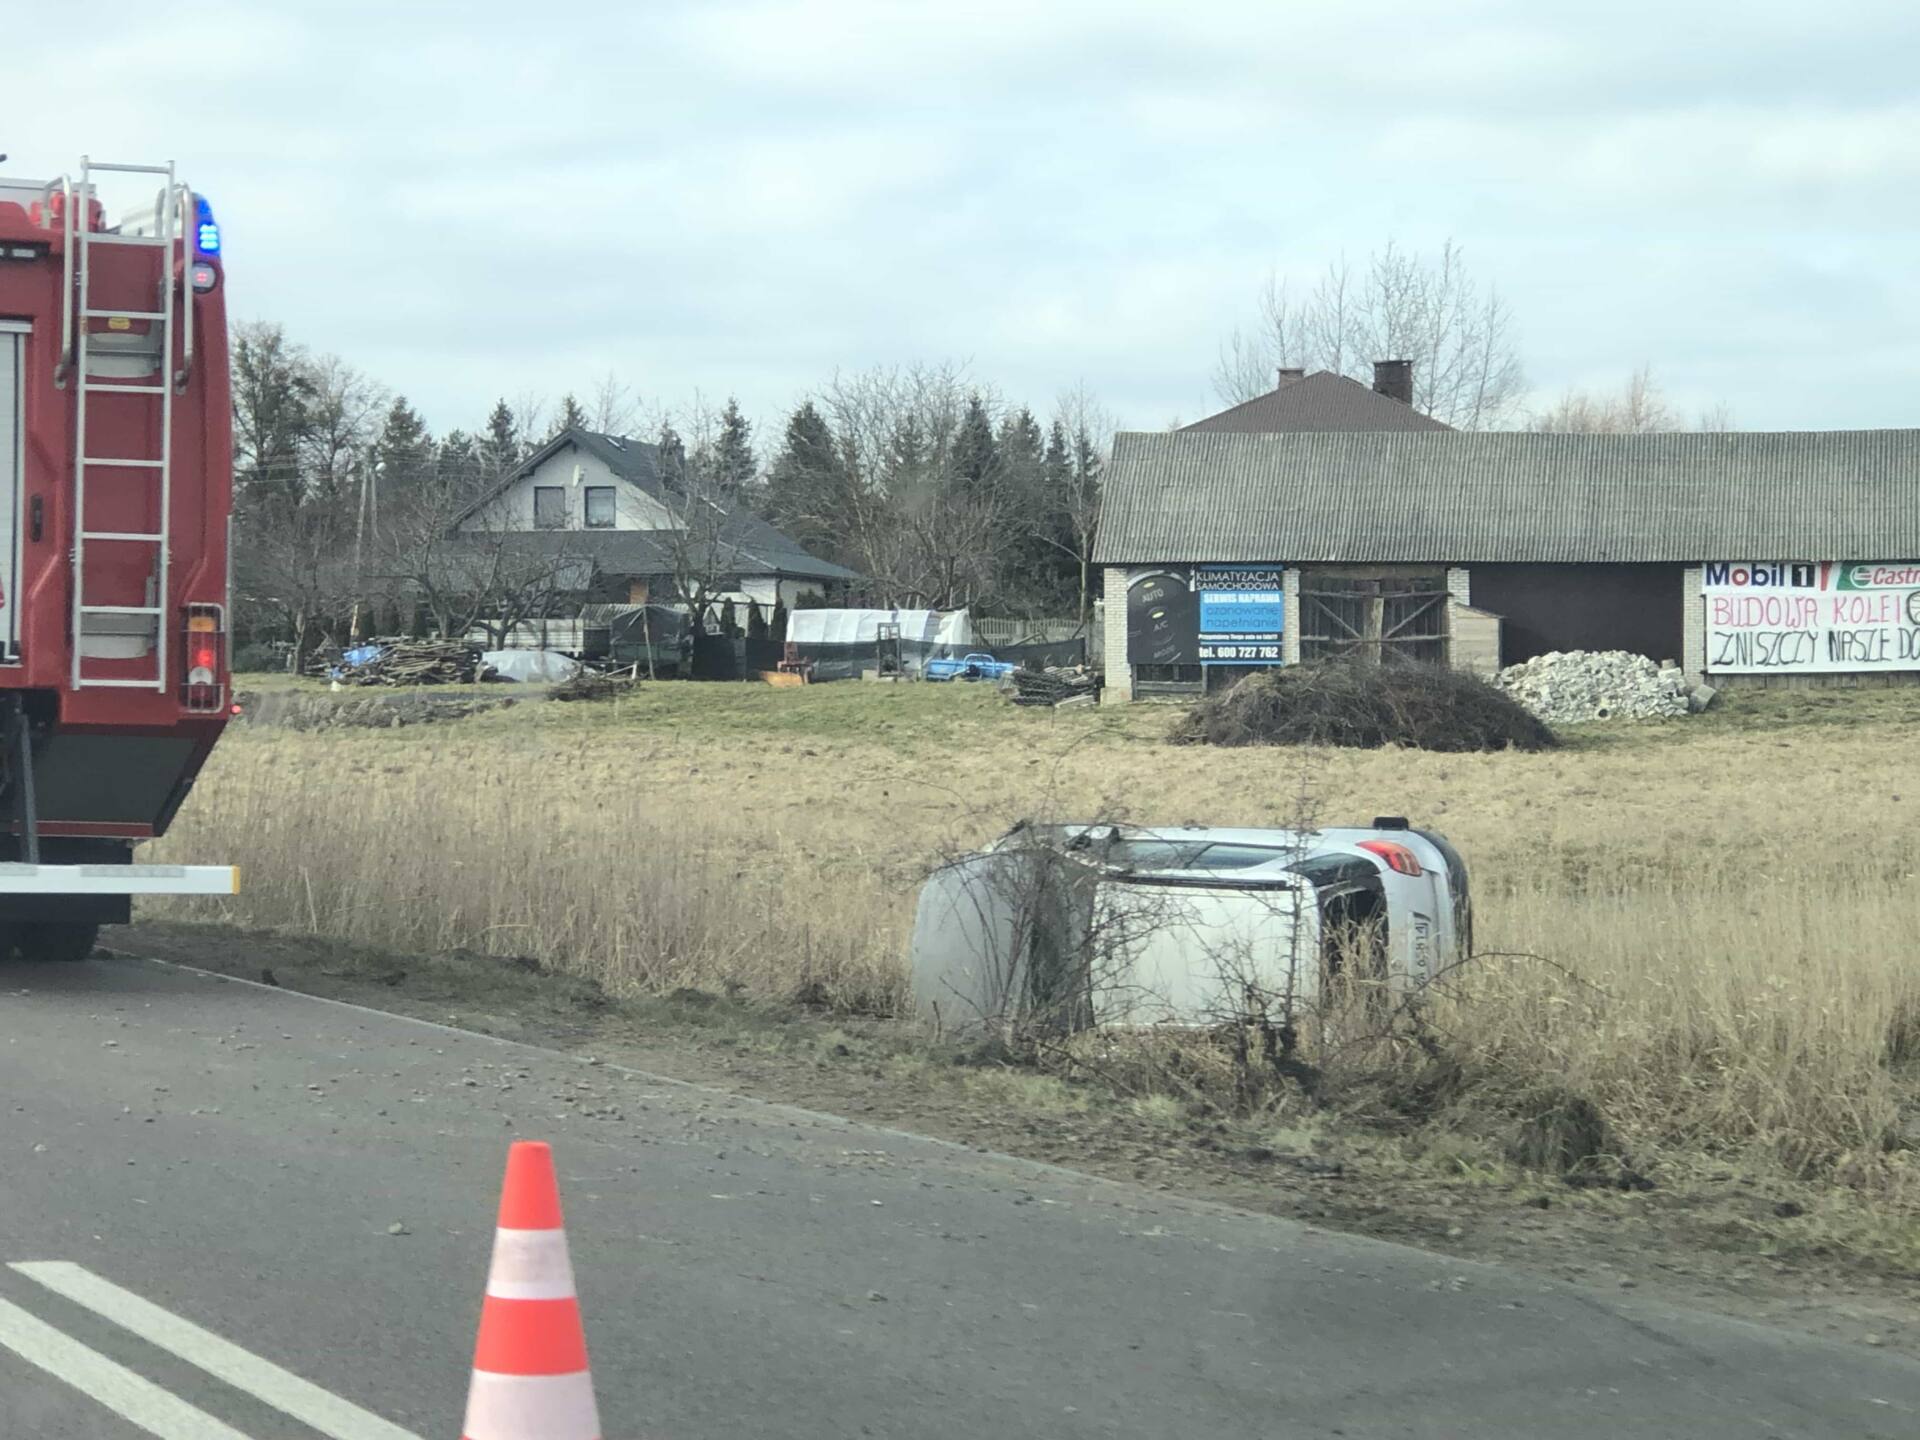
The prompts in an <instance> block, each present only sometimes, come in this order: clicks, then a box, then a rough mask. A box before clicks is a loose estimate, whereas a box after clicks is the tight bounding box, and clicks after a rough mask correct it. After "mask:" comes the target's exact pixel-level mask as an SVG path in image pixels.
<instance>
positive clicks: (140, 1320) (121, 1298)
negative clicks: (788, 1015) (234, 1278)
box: [9, 1260, 420, 1440]
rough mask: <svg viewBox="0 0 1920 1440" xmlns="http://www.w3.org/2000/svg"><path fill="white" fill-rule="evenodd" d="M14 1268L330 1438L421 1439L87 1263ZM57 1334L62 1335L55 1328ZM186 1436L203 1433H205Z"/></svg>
mask: <svg viewBox="0 0 1920 1440" xmlns="http://www.w3.org/2000/svg"><path fill="white" fill-rule="evenodd" d="M9 1268H10V1269H13V1270H16V1271H18V1272H19V1273H20V1274H22V1275H24V1276H26V1277H27V1278H28V1279H29V1280H34V1281H38V1282H39V1283H40V1284H42V1285H44V1286H46V1287H47V1289H49V1290H51V1291H53V1292H54V1293H55V1294H57V1295H64V1296H65V1297H66V1298H67V1299H69V1300H72V1301H74V1302H75V1303H76V1304H79V1305H84V1306H85V1307H86V1308H87V1309H89V1310H91V1311H93V1312H94V1313H95V1314H96V1315H102V1316H104V1317H106V1318H107V1319H108V1320H111V1321H113V1323H114V1324H116V1325H119V1326H121V1327H123V1328H125V1329H127V1330H131V1331H132V1332H133V1333H134V1334H136V1335H138V1336H139V1337H140V1338H141V1339H142V1340H145V1341H147V1342H149V1343H150V1344H153V1345H157V1346H158V1347H159V1348H160V1349H162V1350H165V1351H166V1352H167V1353H168V1354H170V1355H176V1356H178V1357H179V1358H180V1359H182V1360H185V1361H187V1362H188V1363H189V1364H192V1365H197V1366H199V1367H200V1368H201V1369H202V1370H204V1371H206V1372H207V1373H208V1374H209V1375H212V1376H214V1377H215V1378H217V1379H220V1380H224V1381H226V1383H227V1384H229V1385H231V1386H233V1387H234V1389H236V1390H244V1391H245V1392H246V1393H247V1394H249V1395H251V1396H253V1397H254V1398H255V1399H256V1400H263V1401H265V1402H266V1403H267V1404H269V1405H271V1406H273V1407H274V1408H275V1409H276V1410H280V1411H283V1412H285V1413H286V1414H288V1415H291V1416H293V1418H294V1419H296V1420H298V1421H300V1422H301V1423H303V1424H305V1425H308V1426H311V1427H312V1428H313V1429H315V1430H318V1431H319V1432H320V1433H321V1434H322V1435H326V1436H329V1437H331V1440H420V1437H419V1436H417V1435H415V1434H414V1433H413V1432H412V1431H410V1430H402V1429H401V1428H400V1427H399V1426H398V1425H395V1424H394V1423H393V1422H392V1421H390V1420H383V1419H381V1418H380V1417H379V1416H378V1415H375V1414H373V1413H372V1412H371V1411H368V1410H362V1409H361V1408H360V1407H359V1406H358V1405H355V1404H353V1403H352V1402H351V1401H347V1400H342V1399H341V1398H340V1397H339V1396H338V1395H335V1394H333V1393H332V1392H331V1391H328V1390H322V1389H321V1388H320V1387H319V1386H318V1385H315V1384H313V1383H312V1382H311V1381H309V1380H302V1379H301V1378H300V1377H299V1376H298V1375H295V1374H294V1373H293V1372H292V1371H290V1370H283V1369H282V1368H281V1367H280V1366H278V1365H275V1364H274V1363H273V1362H272V1361H271V1360H263V1359H261V1358H260V1357H259V1356H258V1355H255V1354H254V1353H253V1352H252V1351H250V1350H242V1349H241V1348H240V1347H239V1346H238V1345H235V1344H234V1343H233V1342H232V1341H231V1340H226V1339H223V1338H222V1337H221V1336H218V1335H216V1334H214V1333H213V1332H212V1331H211V1330H204V1329H202V1328H201V1327H200V1326H198V1325H195V1324H194V1323H193V1322H192V1321H191V1320H183V1319H181V1318H180V1317H179V1316H178V1315H175V1314H174V1313H173V1312H172V1311H170V1310H163V1309H161V1308H160V1307H159V1306H158V1305H155V1304H154V1303H153V1302H152V1301H150V1300H144V1299H142V1298H141V1297H140V1296H138V1295H135V1294H134V1293H133V1292H132V1291H131V1290H123V1289H121V1288H120V1287H119V1286H118V1285H115V1284H114V1283H113V1282H112V1281H110V1280H103V1279H101V1278H100V1277H99V1276H98V1275H95V1274H94V1273H93V1272H92V1271H91V1270H88V1269H86V1268H85V1267H84V1266H80V1265H75V1264H72V1263H71V1262H69V1261H65V1260H40V1261H23V1262H20V1263H18V1264H15V1265H12V1266H10V1267H9ZM54 1333H56V1334H58V1332H57V1331H56V1332H54ZM62 1338H64V1337H62ZM134 1378H138V1377H134ZM142 1383H144V1382H142ZM83 1388H84V1387H83ZM161 1393H162V1394H164V1393H165V1392H164V1391H162V1392H161ZM168 1398H172V1397H170V1396H169V1397H168ZM196 1413H197V1412H196ZM154 1433H155V1434H161V1433H163V1432H160V1431H155V1432H154ZM164 1433H169V1434H170V1433H171V1432H164ZM181 1433H182V1434H187V1433H191V1434H193V1435H195V1436H198V1435H199V1434H200V1433H201V1432H198V1431H194V1432H181ZM206 1433H207V1434H208V1435H209V1436H214V1435H218V1436H219V1437H221V1440H224V1437H226V1436H229V1435H233V1434H235V1433H236V1432H234V1431H231V1430H228V1429H226V1428H225V1427H222V1428H221V1429H220V1430H219V1431H217V1432H215V1431H208V1432H206ZM240 1440H245V1437H240Z"/></svg>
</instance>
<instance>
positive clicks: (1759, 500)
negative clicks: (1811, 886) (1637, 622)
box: [1094, 430, 1920, 565]
mask: <svg viewBox="0 0 1920 1440" xmlns="http://www.w3.org/2000/svg"><path fill="white" fill-rule="evenodd" d="M1104 485H1105V497H1106V502H1105V513H1104V515H1103V517H1102V523H1101V530H1100V537H1099V542H1098V544H1097V546H1096V548H1095V554H1094V560H1095V562H1096V563H1098V564H1103V565H1139V564H1155V563H1178V562H1195V561H1211V560H1219V561H1230V562H1240V563H1265V564H1275V563H1279V564H1298V563H1307V564H1314V563H1320V564H1343V563H1344V564H1392V563H1433V562H1455V563H1461V564H1471V563H1483V564H1489V563H1497V562H1501V561H1514V562H1546V563H1580V562H1606V561H1611V562H1635V561H1649V562H1650V561H1684V562H1694V561H1703V560H1744V559H1761V558H1767V559H1800V560H1891V559H1903V558H1910V557H1920V430H1825V431H1786V432H1778V433H1772V434H1768V433H1716V434H1679V433H1674V434H1657V435H1541V434H1531V433H1523V432H1512V431H1490V432H1483V433H1477V434H1470V433H1466V432H1460V431H1448V432H1444V433H1437V434H1436V433H1420V434H1406V433H1399V434H1391V433H1371V434H1369V433H1364V432H1348V433H1333V434H1290V435H1247V434H1220V433H1217V432H1216V433H1207V432H1200V433H1197V434H1196V433H1194V432H1193V431H1175V432H1173V433H1171V434H1168V433H1155V434H1139V433H1123V434H1120V435H1118V436H1116V437H1115V438H1114V449H1113V459H1112V461H1111V463H1110V464H1109V465H1108V467H1107V471H1106V474H1105V477H1104Z"/></svg>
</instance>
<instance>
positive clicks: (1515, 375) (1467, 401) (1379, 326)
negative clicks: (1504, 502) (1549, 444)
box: [1213, 240, 1525, 430]
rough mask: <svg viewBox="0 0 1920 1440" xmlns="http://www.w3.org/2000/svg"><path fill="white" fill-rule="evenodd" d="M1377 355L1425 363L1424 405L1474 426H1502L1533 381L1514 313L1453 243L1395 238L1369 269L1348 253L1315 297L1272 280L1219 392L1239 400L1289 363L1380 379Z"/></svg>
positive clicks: (1234, 339) (1221, 375)
mask: <svg viewBox="0 0 1920 1440" xmlns="http://www.w3.org/2000/svg"><path fill="white" fill-rule="evenodd" d="M1376 360H1411V361H1413V383H1414V390H1413V403H1414V408H1415V409H1417V410H1419V411H1420V412H1421V413H1422V414H1425V415H1431V416H1432V417H1433V418H1434V419H1436V420H1439V421H1441V422H1443V423H1444V424H1448V425H1452V426H1455V427H1456V428H1458V429H1462V430H1490V429H1497V428H1499V426H1500V425H1502V424H1503V423H1504V422H1506V421H1507V420H1509V419H1510V418H1511V417H1512V416H1513V414H1514V412H1515V410H1516V408H1517V407H1518V405H1519V403H1520V398H1521V393H1522V390H1523V387H1524V384H1525V380H1524V376H1523V374H1522V371H1521V366H1520V358H1519V354H1518V352H1517V350H1516V348H1515V342H1514V335H1513V316H1512V313H1511V312H1510V311H1509V310H1508V309H1507V305H1506V302H1505V301H1503V300H1502V299H1501V298H1500V296H1499V293H1498V292H1497V291H1496V290H1495V289H1493V288H1492V287H1491V286H1488V287H1485V288H1483V287H1482V286H1481V285H1480V284H1479V282H1477V281H1476V280H1474V279H1473V277H1472V276H1471V275H1470V274H1469V273H1468V270H1467V267H1466V262H1465V255H1464V252H1463V251H1462V250H1461V248H1460V247H1459V246H1458V245H1456V244H1454V242H1453V241H1451V240H1449V241H1447V242H1446V243H1445V244H1443V245H1442V246H1441V247H1440V250H1439V252H1438V253H1437V254H1435V255H1432V256H1421V255H1416V254H1414V253H1413V252H1411V251H1408V250H1404V249H1402V248H1401V247H1400V246H1399V245H1397V244H1395V243H1393V242H1391V241H1390V242H1388V244H1387V245H1386V246H1385V247H1384V248H1383V249H1381V250H1379V251H1377V252H1376V253H1375V254H1373V255H1372V256H1370V257H1369V258H1368V260H1367V263H1366V266H1365V268H1364V269H1363V270H1361V271H1360V272H1359V273H1357V274H1356V273H1355V271H1354V269H1353V267H1352V266H1351V265H1350V264H1349V263H1348V262H1347V260H1346V259H1345V258H1344V257H1343V258H1341V259H1339V260H1337V261H1335V262H1333V263H1332V264H1330V265H1329V266H1328V267H1327V269H1326V271H1325V272H1324V273H1323V274H1322V275H1321V276H1320V278H1319V279H1318V280H1317V281H1315V282H1314V284H1313V287H1312V288H1311V289H1310V290H1308V291H1307V292H1306V293H1305V295H1304V296H1298V295H1297V293H1296V292H1294V291H1292V290H1290V288H1289V284H1288V282H1287V281H1286V280H1284V279H1282V278H1280V277H1279V276H1270V277H1269V278H1268V280H1267V284H1266V288H1265V290H1264V291H1263V292H1262V293H1261V296H1260V315H1259V318H1258V320H1257V321H1255V322H1254V324H1253V325H1252V326H1251V327H1247V328H1238V329H1236V330H1235V331H1234V332H1233V334H1232V335H1230V336H1228V338H1227V340H1226V342H1225V343H1224V344H1223V345H1222V346H1221V349H1220V358H1219V362H1218V364H1217V365H1216V366H1215V367H1214V376H1213V380H1214V388H1215V390H1216V391H1218V392H1219V395H1220V398H1221V399H1223V400H1225V401H1226V402H1227V403H1229V404H1239V403H1240V402H1241V401H1244V400H1251V399H1252V398H1253V397H1254V396H1256V395H1263V394H1265V393H1266V392H1267V391H1269V390H1271V389H1273V387H1274V377H1275V372H1276V371H1277V370H1278V369H1279V368H1280V367H1282V366H1299V367H1302V368H1305V369H1310V370H1331V371H1333V372H1335V373H1336V374H1340V375H1347V376H1350V377H1352V378H1353V379H1355V380H1361V381H1368V382H1370V381H1371V380H1372V365H1373V362H1374V361H1376Z"/></svg>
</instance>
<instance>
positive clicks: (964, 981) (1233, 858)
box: [912, 816, 1473, 1030]
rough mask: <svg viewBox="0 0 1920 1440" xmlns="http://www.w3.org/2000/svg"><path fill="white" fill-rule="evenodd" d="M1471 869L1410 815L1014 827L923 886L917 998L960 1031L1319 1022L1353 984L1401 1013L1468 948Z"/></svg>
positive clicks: (917, 924) (929, 1014)
mask: <svg viewBox="0 0 1920 1440" xmlns="http://www.w3.org/2000/svg"><path fill="white" fill-rule="evenodd" d="M1472 927H1473V911H1472V902H1471V899H1470V895H1469V892H1468V887H1467V869H1466V865H1465V862H1464V861H1462V860H1461V858H1460V855H1459V852H1458V851H1456V850H1455V849H1454V848H1453V846H1452V845H1450V844H1449V843H1448V842H1447V841H1446V839H1445V838H1444V837H1443V836H1441V835H1439V834H1436V833H1435V832H1433V831H1431V830H1418V829H1414V828H1412V827H1411V826H1409V825H1408V824H1407V822H1406V821H1405V820H1404V819H1402V818H1400V817H1397V816H1381V817H1378V818H1376V819H1375V820H1374V822H1373V824H1372V825H1371V826H1367V827H1354V828H1333V829H1317V830H1236V829H1220V828H1213V827H1193V826H1184V827H1178V828H1169V829H1156V828H1144V827H1138V826H1131V825H1046V826H1037V825H1027V824H1022V825H1018V826H1015V827H1014V828H1013V829H1012V830H1010V831H1009V832H1008V833H1007V834H1006V835H1004V836H1002V837H1001V838H1000V839H999V840H997V841H995V842H994V843H993V844H992V845H990V846H988V847H987V848H986V849H984V850H981V851H979V852H976V853H974V854H971V855H967V856H964V857H962V858H960V859H958V860H956V861H953V862H952V863H950V864H947V865H943V866H942V867H941V868H940V869H938V870H936V871H935V872H934V873H933V875H932V876H931V877H929V879H928V880H927V883H926V885H925V887H924V888H923V889H922V890H921V892H920V902H919V907H918V910H917V912H916V914H915V918H914V929H913V954H912V966H913V995H914V1005H915V1008H916V1009H917V1010H918V1011H919V1013H920V1014H921V1015H923V1016H924V1017H926V1018H927V1019H929V1020H933V1021H935V1022H936V1023H938V1024H940V1025H941V1026H943V1027H945V1028H948V1029H966V1028H970V1027H975V1026H980V1025H989V1024H1002V1023H1007V1022H1013V1021H1041V1022H1044V1023H1047V1024H1050V1025H1054V1026H1058V1027H1059V1028H1063V1029H1068V1030H1080V1029H1087V1028H1091V1027H1094V1026H1148V1025H1205V1024H1213V1023H1217V1022H1219V1021H1221V1020H1224V1019H1228V1018H1232V1017H1234V1016H1238V1015H1244V1014H1245V1013H1246V1012H1247V1010H1248V1008H1249V1007H1250V1006H1258V1007H1259V1008H1261V1009H1263V1010H1265V1011H1267V1012H1268V1013H1274V1012H1276V1011H1284V1012H1288V1013H1290V1012H1292V1011H1293V1010H1294V1009H1295V1008H1296V1007H1303V1006H1307V1005H1311V1004H1312V1003H1313V1002H1314V1000H1315V999H1316V998H1317V997H1318V996H1319V995H1320V994H1321V993H1322V991H1323V990H1324V988H1325V986H1326V984H1327V982H1328V980H1329V979H1330V977H1332V976H1334V975H1336V974H1339V973H1341V972H1342V971H1343V970H1345V971H1346V972H1347V973H1350V974H1353V975H1356V976H1357V977H1358V978H1361V979H1364V980H1366V981H1367V982H1369V983H1370V985H1371V986H1372V987H1373V988H1374V990H1375V991H1376V992H1377V993H1379V994H1381V995H1385V996H1403V995H1406V994H1408V993H1410V992H1412V991H1414V990H1417V989H1418V988H1419V987H1421V986H1423V985H1425V984H1427V983H1428V982H1429V981H1430V980H1431V979H1432V978H1433V977H1434V976H1435V975H1436V974H1438V973H1439V972H1440V971H1441V970H1443V969H1444V968H1445V967H1447V966H1448V965H1450V964H1452V963H1453V962H1454V961H1455V960H1456V959H1457V958H1459V957H1460V956H1462V955H1464V954H1467V953H1469V952H1470V951H1471V949H1472V943H1473V935H1472Z"/></svg>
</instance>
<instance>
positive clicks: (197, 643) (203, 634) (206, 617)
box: [181, 605, 227, 715]
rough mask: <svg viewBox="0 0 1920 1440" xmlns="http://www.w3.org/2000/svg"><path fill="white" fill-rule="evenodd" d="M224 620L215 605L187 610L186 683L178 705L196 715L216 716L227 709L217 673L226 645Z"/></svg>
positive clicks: (199, 606)
mask: <svg viewBox="0 0 1920 1440" xmlns="http://www.w3.org/2000/svg"><path fill="white" fill-rule="evenodd" d="M223 619H224V617H223V615H222V612H221V609H220V607H219V606H218V605H189V606H188V607H187V614H186V651H187V653H186V665H185V669H186V683H185V686H184V687H183V688H184V693H183V694H182V696H181V701H182V703H183V704H184V706H185V707H186V709H187V710H188V711H189V712H191V713H193V714H196V715H217V714H219V713H220V712H221V711H223V710H225V709H226V708H227V694H226V685H225V684H224V683H223V679H222V676H221V673H220V670H221V664H220V652H221V650H222V648H223V646H224V645H225V642H226V629H225V625H224V624H223Z"/></svg>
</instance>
